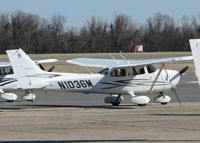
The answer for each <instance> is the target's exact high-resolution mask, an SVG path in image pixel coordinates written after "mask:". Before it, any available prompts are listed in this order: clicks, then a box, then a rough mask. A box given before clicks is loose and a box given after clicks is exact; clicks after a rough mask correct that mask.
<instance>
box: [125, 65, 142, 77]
mask: <svg viewBox="0 0 200 143" xmlns="http://www.w3.org/2000/svg"><path fill="white" fill-rule="evenodd" d="M127 70H128V71H127V72H128V75H129V76H135V75H139V74H145V70H144V67H143V66H137V67H129V68H128V69H127Z"/></svg>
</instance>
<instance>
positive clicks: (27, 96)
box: [23, 93, 36, 101]
mask: <svg viewBox="0 0 200 143" xmlns="http://www.w3.org/2000/svg"><path fill="white" fill-rule="evenodd" d="M35 98H36V95H35V94H33V93H29V94H27V95H25V96H24V97H23V99H24V100H26V101H34V100H35Z"/></svg>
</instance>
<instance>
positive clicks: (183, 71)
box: [169, 66, 189, 82]
mask: <svg viewBox="0 0 200 143" xmlns="http://www.w3.org/2000/svg"><path fill="white" fill-rule="evenodd" d="M188 68H189V67H188V66H186V67H184V68H183V69H182V70H180V71H179V72H178V73H177V74H176V75H175V76H174V77H172V78H171V79H170V81H169V82H172V81H173V80H175V79H176V78H177V77H179V76H181V75H182V74H184V73H185V72H186V71H187V69H188Z"/></svg>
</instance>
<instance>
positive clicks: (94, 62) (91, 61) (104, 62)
mask: <svg viewBox="0 0 200 143" xmlns="http://www.w3.org/2000/svg"><path fill="white" fill-rule="evenodd" d="M187 60H193V57H192V56H184V57H172V58H161V59H148V60H115V59H95V58H76V59H70V60H67V61H66V62H68V63H72V64H76V65H79V66H85V67H99V68H112V67H130V66H141V65H149V64H167V63H173V62H178V61H187Z"/></svg>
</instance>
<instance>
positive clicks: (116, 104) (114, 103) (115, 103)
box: [111, 102, 120, 106]
mask: <svg viewBox="0 0 200 143" xmlns="http://www.w3.org/2000/svg"><path fill="white" fill-rule="evenodd" d="M111 104H112V105H113V106H119V104H120V102H113V103H111Z"/></svg>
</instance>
